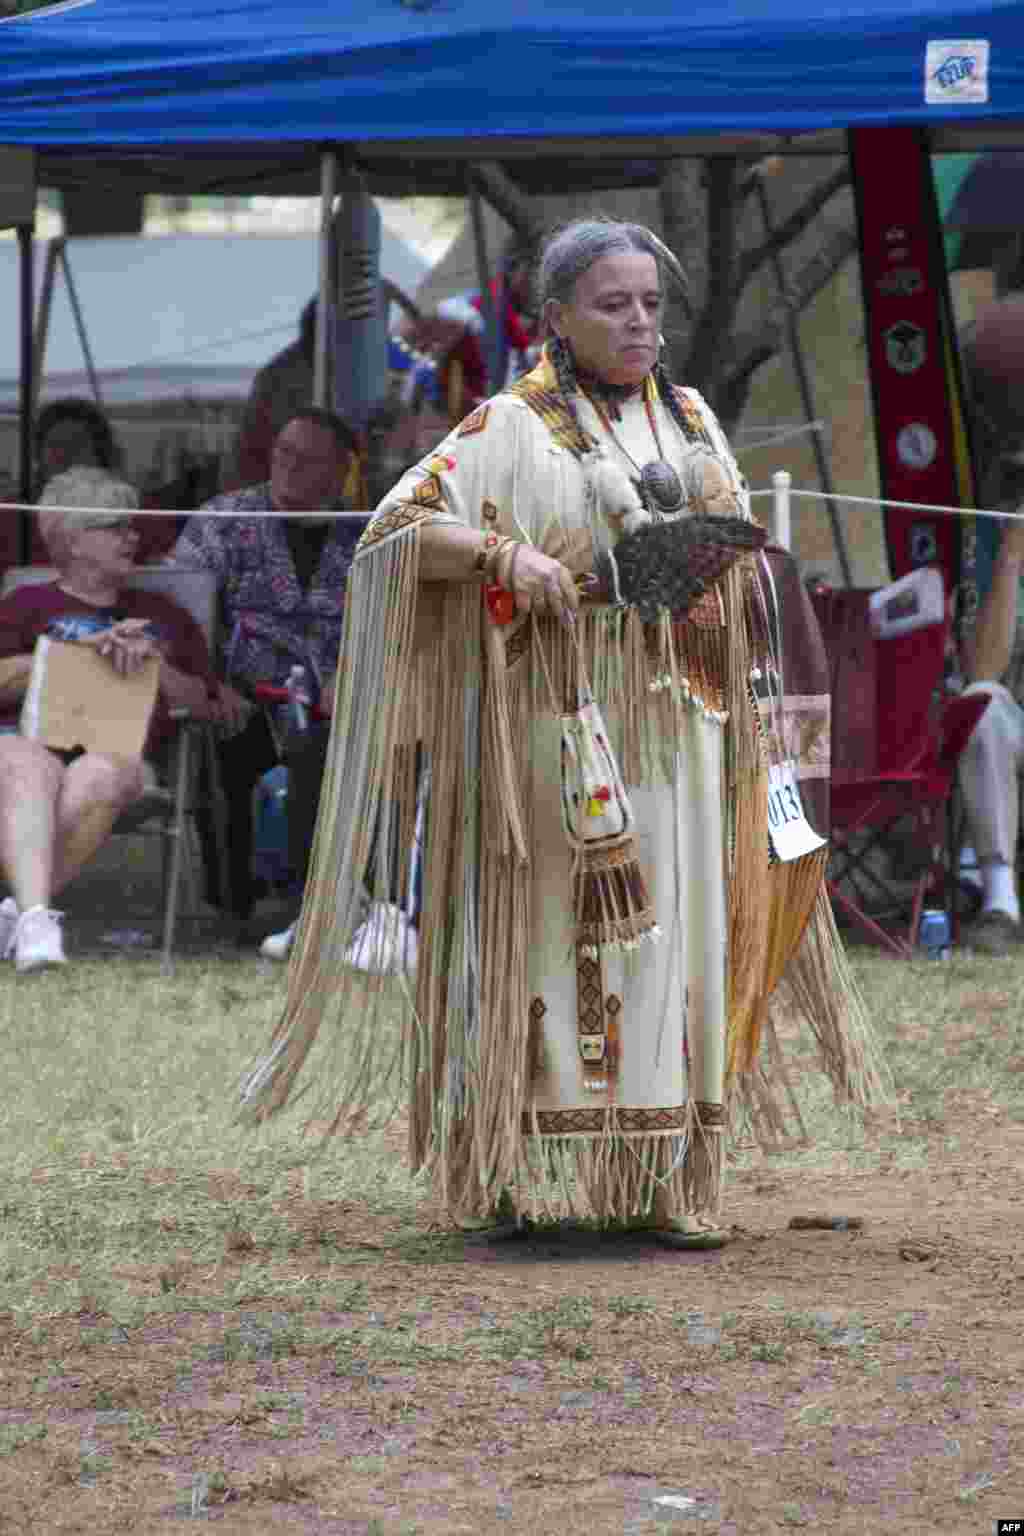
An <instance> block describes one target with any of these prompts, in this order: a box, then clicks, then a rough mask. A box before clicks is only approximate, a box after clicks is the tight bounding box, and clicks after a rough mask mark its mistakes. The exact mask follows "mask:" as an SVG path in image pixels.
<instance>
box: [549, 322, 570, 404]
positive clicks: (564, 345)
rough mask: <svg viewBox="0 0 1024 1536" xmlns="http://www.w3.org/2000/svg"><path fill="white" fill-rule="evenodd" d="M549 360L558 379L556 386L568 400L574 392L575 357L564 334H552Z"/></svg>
mask: <svg viewBox="0 0 1024 1536" xmlns="http://www.w3.org/2000/svg"><path fill="white" fill-rule="evenodd" d="M551 362H552V365H553V367H554V370H555V376H556V378H557V379H558V387H559V389H560V390H561V392H562V395H563V397H564V398H565V399H566V400H570V399H571V398H572V396H573V395H574V394H575V393H576V359H575V358H574V357H573V355H572V347H571V346H570V345H569V343H568V342H567V341H566V339H565V337H564V336H558V335H553V336H552V338H551Z"/></svg>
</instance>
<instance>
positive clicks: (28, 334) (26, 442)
mask: <svg viewBox="0 0 1024 1536" xmlns="http://www.w3.org/2000/svg"><path fill="white" fill-rule="evenodd" d="M34 247H35V238H34V227H33V225H31V224H19V225H18V255H19V278H20V322H21V324H20V353H21V364H20V372H21V379H20V390H19V393H20V395H21V400H20V411H19V416H18V427H19V431H18V485H19V495H20V496H21V499H22V501H23V502H30V501H31V500H32V492H33V490H34V489H35V487H34V485H33V484H32V480H33V475H32V468H33V466H32V437H33V427H34V425H35V413H34V400H35V388H34V385H33V378H34V374H35V368H34V366H33V365H34V358H33V341H32V311H33V307H34V300H33V295H32V279H33V264H34V260H35V248H34ZM18 517H19V522H20V526H19V529H18V563H19V564H20V565H28V563H29V559H30V556H31V549H32V527H31V524H30V522H29V513H28V512H20V513H19V514H18Z"/></svg>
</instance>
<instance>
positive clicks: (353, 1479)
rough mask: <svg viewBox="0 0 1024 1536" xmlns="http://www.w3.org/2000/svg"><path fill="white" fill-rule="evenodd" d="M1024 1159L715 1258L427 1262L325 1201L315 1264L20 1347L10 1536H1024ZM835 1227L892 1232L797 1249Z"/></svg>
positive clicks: (778, 1223) (301, 1207) (8, 1504)
mask: <svg viewBox="0 0 1024 1536" xmlns="http://www.w3.org/2000/svg"><path fill="white" fill-rule="evenodd" d="M1022 1149H1024V1130H1022V1129H1021V1128H1020V1127H1019V1126H1011V1127H1007V1128H1006V1129H1005V1130H1003V1129H1000V1128H999V1127H998V1126H994V1125H992V1124H991V1123H990V1122H987V1121H983V1122H982V1124H981V1125H980V1127H979V1130H978V1134H977V1135H976V1137H975V1138H974V1140H973V1143H972V1146H971V1152H970V1156H969V1157H965V1156H964V1154H963V1153H962V1152H958V1153H956V1155H955V1157H954V1156H953V1155H951V1154H947V1152H946V1151H945V1150H944V1143H943V1142H941V1140H938V1139H937V1140H936V1142H935V1144H934V1145H929V1148H928V1157H927V1166H925V1167H922V1168H921V1169H920V1170H915V1169H907V1168H902V1169H901V1168H899V1167H897V1166H895V1165H894V1166H892V1167H891V1168H890V1169H888V1170H887V1168H886V1166H885V1164H884V1163H883V1164H882V1166H881V1167H880V1168H877V1169H875V1170H872V1171H870V1172H864V1173H847V1174H845V1175H833V1176H826V1175H824V1174H821V1173H816V1172H813V1171H812V1172H803V1171H800V1172H794V1171H792V1170H790V1171H785V1172H776V1171H775V1170H774V1169H772V1168H771V1166H770V1165H763V1166H761V1167H760V1168H755V1169H749V1170H747V1171H745V1172H741V1173H738V1174H736V1175H735V1176H734V1177H733V1179H732V1183H731V1190H730V1193H729V1197H728V1210H729V1214H730V1217H731V1219H732V1220H733V1222H734V1223H735V1228H734V1241H733V1243H732V1244H731V1246H729V1247H728V1248H726V1249H725V1250H723V1251H721V1252H717V1253H670V1252H667V1251H665V1250H662V1249H660V1248H657V1247H655V1246H653V1245H652V1244H650V1243H649V1242H648V1241H646V1240H643V1239H641V1238H638V1237H620V1238H615V1239H613V1238H603V1239H602V1238H600V1237H598V1236H597V1235H595V1234H592V1233H588V1232H581V1231H578V1230H577V1231H571V1230H564V1231H563V1230H558V1231H555V1232H552V1233H548V1234H543V1235H540V1236H537V1237H535V1238H532V1239H529V1240H525V1241H521V1242H516V1243H511V1244H506V1245H502V1246H497V1247H492V1246H485V1245H480V1244H478V1243H469V1242H463V1241H462V1240H460V1239H452V1238H450V1237H447V1236H444V1235H441V1234H437V1233H434V1234H431V1233H429V1232H427V1231H424V1232H421V1233H419V1234H410V1233H409V1232H408V1230H407V1229H403V1228H400V1227H398V1226H396V1224H395V1222H394V1221H389V1220H388V1219H387V1218H385V1217H382V1216H380V1215H379V1214H376V1215H375V1213H374V1211H373V1210H372V1208H371V1206H370V1205H369V1203H367V1204H365V1205H362V1206H360V1205H358V1204H357V1203H351V1204H350V1205H349V1206H348V1207H346V1208H345V1209H339V1210H335V1209H333V1208H331V1206H330V1205H329V1204H325V1205H324V1206H323V1207H322V1208H318V1207H317V1206H316V1205H315V1204H314V1202H310V1201H303V1199H302V1197H301V1184H297V1185H296V1192H295V1197H294V1200H293V1202H292V1220H293V1223H294V1234H295V1244H296V1245H295V1246H294V1247H293V1248H292V1251H291V1253H290V1254H289V1255H288V1257H287V1259H282V1258H281V1256H280V1255H277V1254H276V1255H274V1256H271V1257H270V1259H269V1262H268V1255H266V1254H264V1253H262V1252H261V1251H260V1249H259V1248H258V1246H256V1245H255V1244H253V1245H252V1246H249V1247H246V1246H245V1245H243V1246H242V1247H241V1248H236V1249H234V1250H229V1249H226V1251H225V1255H224V1258H223V1260H222V1261H221V1262H220V1264H218V1265H216V1266H213V1267H209V1266H208V1267H207V1268H205V1269H200V1268H198V1267H196V1266H192V1267H191V1268H189V1261H188V1256H187V1253H184V1254H183V1255H182V1258H181V1260H180V1263H181V1265H182V1269H181V1272H180V1273H179V1274H178V1275H177V1277H175V1276H174V1275H171V1276H170V1277H168V1276H167V1275H166V1274H165V1275H164V1279H163V1281H161V1278H160V1270H159V1267H158V1266H153V1267H152V1268H151V1269H147V1267H146V1266H145V1265H141V1266H135V1267H134V1268H133V1269H132V1271H131V1272H129V1273H126V1274H124V1275H123V1276H122V1277H121V1283H122V1284H123V1286H124V1287H125V1288H126V1290H127V1291H133V1290H134V1291H135V1292H136V1293H138V1294H140V1295H142V1294H147V1295H148V1294H152V1293H153V1292H154V1291H156V1290H159V1289H160V1287H161V1285H163V1286H164V1288H165V1292H164V1293H165V1295H166V1294H167V1287H172V1288H173V1287H175V1286H176V1287H180V1288H181V1290H182V1292H183V1293H184V1292H186V1291H187V1294H188V1298H189V1302H188V1306H187V1307H186V1306H183V1307H182V1308H181V1310H175V1309H174V1305H173V1302H174V1296H173V1294H172V1295H169V1296H168V1298H167V1299H168V1305H169V1309H168V1310H167V1311H165V1312H164V1313H162V1314H161V1315H160V1316H159V1317H153V1318H150V1319H148V1320H146V1321H144V1322H142V1323H141V1324H139V1325H138V1326H131V1327H124V1326H121V1325H118V1324H117V1323H115V1322H113V1321H111V1319H110V1318H109V1317H107V1316H105V1315H103V1314H102V1313H95V1312H94V1313H89V1312H83V1313H81V1314H80V1315H79V1316H77V1317H74V1318H69V1317H67V1316H63V1317H54V1318H53V1319H52V1320H50V1321H47V1322H45V1323H42V1324H40V1323H38V1322H37V1323H36V1324H35V1325H34V1326H33V1327H32V1328H31V1329H26V1328H23V1327H20V1326H19V1324H18V1322H17V1320H16V1319H15V1318H14V1317H12V1316H7V1317H5V1318H3V1319H0V1358H2V1365H3V1381H4V1393H3V1406H2V1408H0V1531H3V1532H5V1533H6V1532H8V1531H10V1532H15V1531H18V1532H21V1531H24V1532H32V1533H37V1532H40V1531H47V1532H55V1533H56V1532H73V1531H75V1532H77V1531H83V1532H84V1531H88V1532H90V1533H96V1536H102V1533H106V1532H113V1531H139V1532H143V1531H153V1532H163V1531H168V1532H170V1531H177V1530H179V1529H180V1528H181V1527H182V1524H183V1523H184V1525H185V1527H186V1528H188V1527H189V1526H190V1525H191V1524H196V1523H201V1522H206V1523H208V1524H211V1525H217V1526H218V1527H219V1528H220V1529H222V1530H223V1531H224V1532H225V1533H227V1532H258V1531H267V1530H279V1529H280V1530H282V1531H295V1532H310V1533H313V1532H324V1533H327V1532H335V1533H339V1536H341V1533H344V1536H349V1533H351V1536H369V1533H379V1536H412V1533H413V1532H420V1533H423V1536H434V1533H441V1532H445V1533H455V1532H467V1533H468V1532H471V1533H473V1536H479V1533H488V1532H492V1531H494V1532H506V1531H507V1532H514V1533H523V1536H527V1533H529V1536H538V1533H548V1532H560V1533H565V1536H603V1533H605V1532H607V1533H612V1532H614V1533H616V1536H619V1533H626V1532H628V1533H631V1536H632V1533H636V1536H640V1533H644V1532H648V1531H650V1532H654V1531H658V1530H662V1529H664V1530H676V1529H679V1530H685V1529H693V1530H694V1531H697V1530H704V1531H718V1532H722V1533H736V1536H739V1533H747V1532H750V1531H757V1532H766V1533H767V1532H775V1531H792V1530H797V1529H800V1528H806V1529H810V1530H826V1529H827V1530H829V1531H835V1532H841V1533H845V1532H850V1533H853V1532H872V1533H873V1532H879V1533H881V1532H888V1531H891V1530H895V1529H898V1528H901V1527H902V1526H903V1525H904V1524H908V1525H909V1524H911V1523H912V1524H914V1525H915V1526H916V1527H917V1528H919V1529H927V1530H930V1531H944V1532H950V1533H956V1536H964V1533H967V1532H973V1531H977V1532H979V1533H980V1532H982V1531H989V1530H991V1529H992V1523H993V1520H994V1519H995V1518H996V1517H997V1516H998V1517H1003V1518H1010V1517H1020V1515H1021V1512H1022V1510H1024V1487H1022V1481H1024V1479H1022V1475H1021V1471H1020V1469H1021V1467H1022V1466H1024V1454H1022V1453H1024V1444H1022V1437H1024V1387H1022V1382H1024V1373H1022V1369H1021V1367H1022V1365H1024V1338H1022V1332H1021V1301H1020V1297H1021V1278H1022V1264H1024V1260H1022V1258H1021V1256H1020V1248H1019V1232H1020V1202H1021V1198H1022V1195H1021V1193H1020V1192H1019V1191H1020V1173H1021V1167H1022V1161H1024V1158H1022ZM166 1181H167V1170H161V1172H160V1174H159V1175H154V1185H155V1186H157V1187H159V1185H160V1184H161V1183H162V1182H166ZM210 1191H211V1194H212V1195H215V1197H216V1198H218V1199H228V1200H229V1199H232V1198H234V1197H236V1196H237V1193H238V1191H237V1190H236V1188H235V1187H234V1185H233V1183H232V1182H231V1181H229V1180H227V1179H224V1178H222V1177H221V1176H220V1175H218V1174H217V1173H216V1172H213V1173H211V1175H210ZM820 1211H826V1212H831V1213H833V1214H837V1215H845V1216H860V1217H863V1218H864V1226H863V1228H861V1229H848V1230H846V1231H842V1230H838V1231H836V1230H833V1231H820V1230H810V1231H793V1230H791V1229H790V1228H789V1225H788V1223H789V1221H790V1218H791V1217H792V1216H793V1215H794V1214H798V1213H807V1212H820ZM411 1239H412V1240H415V1241H418V1242H419V1243H420V1245H421V1247H420V1249H419V1250H416V1248H415V1246H414V1248H413V1249H412V1250H410V1249H409V1247H408V1244H409V1242H410V1240H411ZM164 1268H165V1269H166V1266H164ZM247 1275H248V1276H250V1277H251V1280H252V1282H253V1283H252V1285H251V1291H252V1294H246V1279H247ZM304 1276H306V1277H313V1278H315V1280H316V1287H315V1300H312V1301H311V1304H305V1303H303V1302H302V1301H301V1299H299V1300H296V1297H297V1295H298V1296H301V1284H300V1283H299V1282H301V1281H302V1279H303V1277H304ZM311 1283H312V1282H311ZM232 1288H233V1289H234V1291H235V1293H236V1294H237V1295H238V1297H239V1300H238V1303H237V1305H235V1306H226V1307H224V1308H222V1309H221V1308H217V1307H213V1309H212V1310H204V1306H205V1305H206V1304H207V1303H209V1302H210V1299H211V1298H214V1297H217V1296H220V1295H222V1294H225V1293H230V1291H231V1290H232ZM281 1292H284V1293H286V1294H287V1295H288V1297H289V1300H288V1301H287V1302H286V1303H280V1302H278V1301H276V1300H275V1299H274V1297H275V1293H281ZM257 1293H260V1294H257ZM204 1298H205V1301H204Z"/></svg>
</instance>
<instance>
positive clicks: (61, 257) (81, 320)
mask: <svg viewBox="0 0 1024 1536" xmlns="http://www.w3.org/2000/svg"><path fill="white" fill-rule="evenodd" d="M56 244H57V260H58V261H59V262H60V265H61V268H62V270H63V273H64V282H65V285H66V287H67V290H68V299H69V300H70V303H71V313H72V315H73V316H74V320H75V329H76V330H77V332H78V340H79V343H80V345H81V348H82V356H83V357H84V358H85V371H86V373H87V374H88V375H89V388H90V389H91V390H92V397H93V399H94V400H95V401H96V404H97V405H102V404H103V397H102V395H101V394H100V381H99V378H98V376H97V373H96V365H95V363H94V362H93V356H92V348H91V347H90V345H89V335H88V332H87V331H86V329H85V316H84V315H83V313H82V306H81V305H80V304H79V302H78V289H77V288H76V287H75V279H74V277H73V276H72V275H71V263H70V262H69V261H68V243H67V240H66V239H65V238H64V237H63V236H61V237H60V239H59V240H58V241H57V242H56Z"/></svg>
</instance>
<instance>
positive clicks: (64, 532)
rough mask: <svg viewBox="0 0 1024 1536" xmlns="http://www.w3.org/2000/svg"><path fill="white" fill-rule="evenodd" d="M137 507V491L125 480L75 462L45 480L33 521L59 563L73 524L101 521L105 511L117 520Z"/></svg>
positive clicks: (63, 554) (67, 550) (90, 465)
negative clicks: (37, 524) (68, 467)
mask: <svg viewBox="0 0 1024 1536" xmlns="http://www.w3.org/2000/svg"><path fill="white" fill-rule="evenodd" d="M138 506H139V493H138V491H137V490H136V489H135V487H134V485H129V484H128V482H127V480H119V479H118V478H117V476H116V475H112V474H111V473H110V471H109V470H106V469H97V468H96V467H95V466H94V465H92V464H75V465H73V466H72V468H71V469H65V470H64V471H63V473H61V474H59V475H54V476H53V478H52V479H51V480H47V482H46V484H45V485H44V487H43V490H42V494H41V495H40V497H39V511H38V512H37V513H36V520H37V521H38V523H39V532H40V533H41V534H42V536H43V542H44V543H45V545H46V547H47V549H48V550H49V551H50V555H51V557H52V558H53V560H54V561H55V562H56V563H57V564H58V565H60V564H61V563H62V562H63V561H64V560H66V559H67V558H68V554H69V553H70V541H71V538H72V535H73V534H74V531H75V528H76V527H78V526H80V525H81V524H82V523H84V522H93V523H96V522H102V521H103V520H104V519H103V514H104V513H108V514H109V521H110V522H111V523H119V522H121V521H122V520H123V518H124V514H125V513H126V512H135V511H137V510H138ZM97 514H98V515H97Z"/></svg>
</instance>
